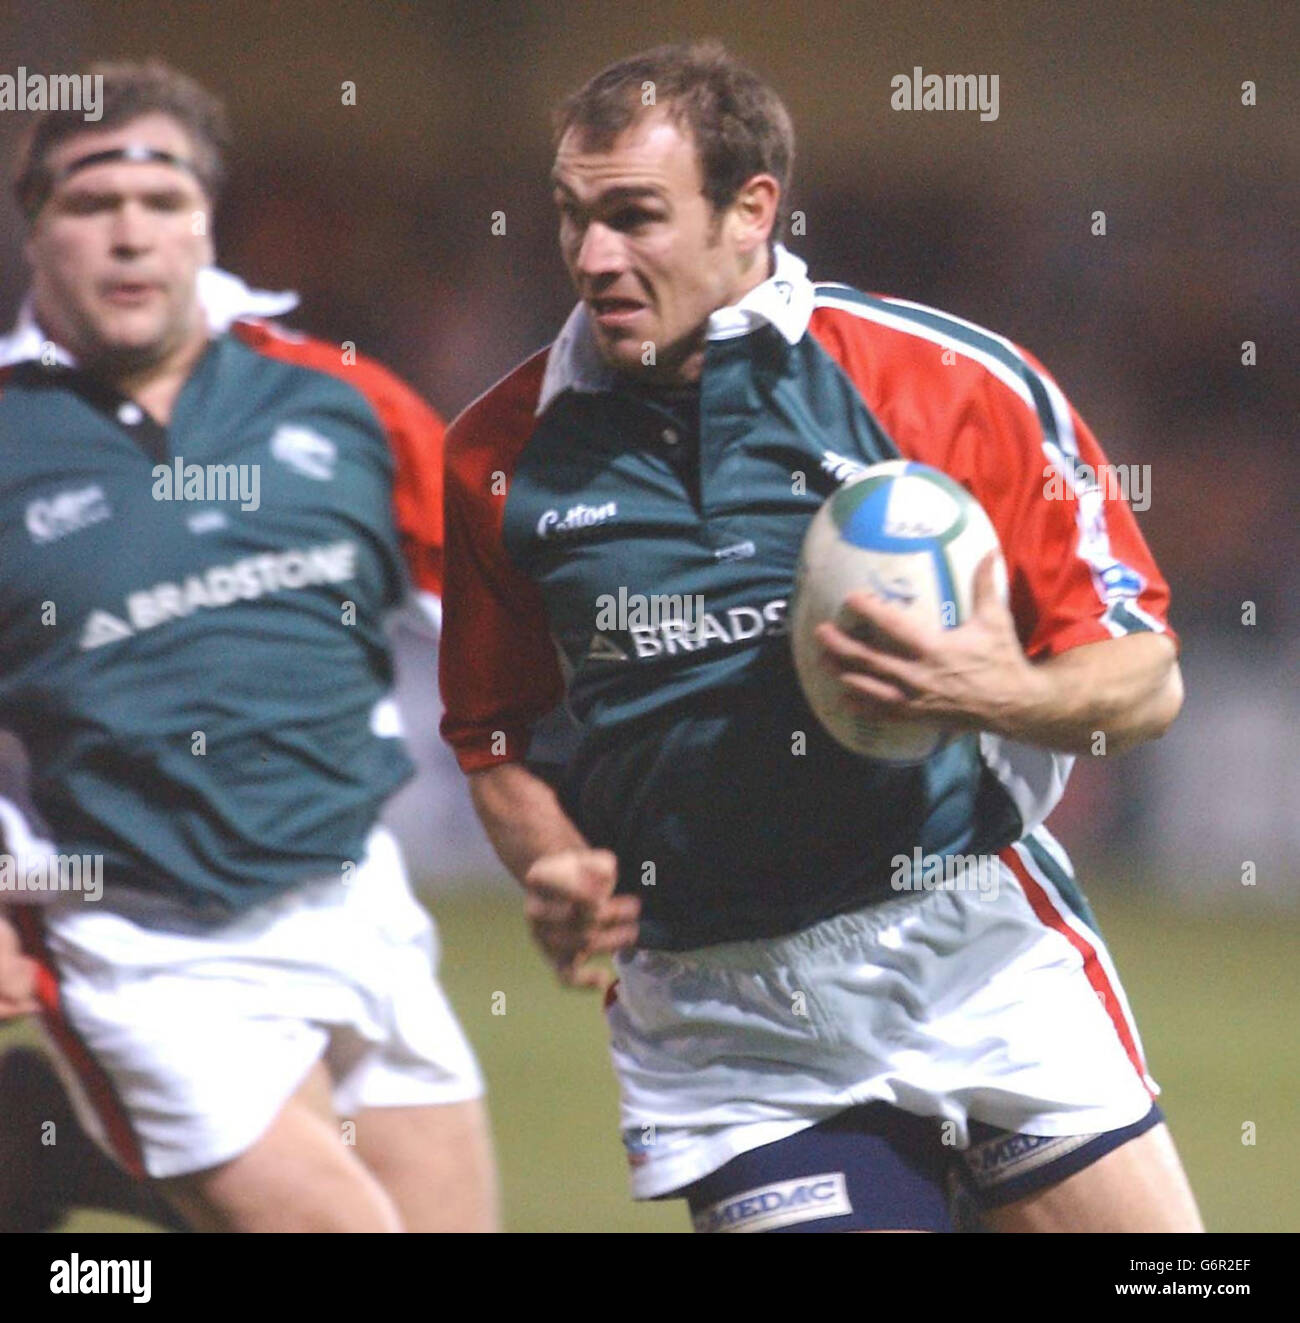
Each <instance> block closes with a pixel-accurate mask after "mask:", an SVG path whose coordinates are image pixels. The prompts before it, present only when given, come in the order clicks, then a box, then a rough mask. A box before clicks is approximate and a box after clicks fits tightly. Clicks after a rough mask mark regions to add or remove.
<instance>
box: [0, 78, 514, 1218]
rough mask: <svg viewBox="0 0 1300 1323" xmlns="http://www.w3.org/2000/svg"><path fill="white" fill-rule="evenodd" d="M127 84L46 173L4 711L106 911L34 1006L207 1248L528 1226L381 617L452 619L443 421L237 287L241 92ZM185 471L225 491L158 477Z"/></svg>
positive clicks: (11, 380) (33, 925)
mask: <svg viewBox="0 0 1300 1323" xmlns="http://www.w3.org/2000/svg"><path fill="white" fill-rule="evenodd" d="M96 72H100V73H102V74H103V77H104V84H103V98H102V116H101V118H100V119H99V120H98V121H97V122H95V123H94V124H87V123H85V122H83V121H82V119H81V117H80V116H79V115H77V114H75V113H73V112H68V111H53V112H49V113H47V114H46V115H44V116H42V117H41V118H40V119H39V120H38V121H37V122H36V123H35V124H34V125H33V127H32V131H31V133H30V135H29V136H28V137H27V139H26V142H25V145H24V148H23V155H22V157H21V159H20V161H19V167H18V172H17V197H18V201H19V205H20V207H21V208H22V210H23V212H24V215H25V217H26V219H27V224H28V234H27V244H26V253H27V257H28V259H29V261H30V264H31V268H32V274H33V283H32V294H31V298H30V300H29V302H28V304H27V305H26V306H25V308H24V312H23V314H22V316H21V317H20V320H19V324H18V326H17V327H16V328H15V331H14V333H13V335H12V336H10V337H9V338H8V339H7V340H5V341H3V342H2V344H0V352H2V353H3V360H2V361H3V363H4V367H3V372H2V374H0V441H2V443H3V444H2V445H0V454H2V458H0V474H2V477H0V494H2V495H3V498H4V500H5V501H7V502H8V507H7V508H8V511H9V516H8V518H6V520H5V525H4V531H3V533H2V534H0V541H2V545H3V553H4V563H5V576H4V582H3V586H2V587H0V622H3V625H2V630H0V722H2V723H3V724H4V725H5V726H6V727H9V728H11V729H12V730H13V731H15V732H16V733H17V735H18V736H19V737H20V738H21V740H22V741H23V743H24V745H25V746H26V749H27V752H28V754H29V757H30V761H31V771H32V777H31V780H32V794H33V799H34V801H35V805H36V807H37V809H38V810H39V812H40V814H41V816H42V817H43V818H44V820H45V822H46V823H47V824H48V827H49V830H50V832H51V834H52V837H53V841H54V843H55V848H57V849H58V850H59V851H63V852H67V853H69V854H71V853H77V854H84V855H85V856H87V857H96V856H97V857H100V858H102V860H103V873H104V879H103V881H104V886H103V896H102V899H100V900H99V901H98V903H95V904H91V903H88V902H87V901H86V900H85V899H84V898H83V897H82V896H80V895H75V894H67V895H57V896H53V897H51V898H50V903H49V904H47V905H40V906H38V905H22V906H17V907H15V908H14V909H13V910H12V912H11V913H10V915H9V916H8V917H5V916H0V1011H4V1010H8V1011H22V1010H27V1009H30V1008H32V1007H34V1006H35V1007H39V1009H40V1011H41V1014H42V1020H43V1023H44V1026H45V1028H46V1029H47V1031H48V1034H49V1037H50V1040H51V1046H52V1047H53V1049H54V1050H55V1052H56V1053H57V1054H58V1056H59V1058H60V1059H61V1061H62V1063H63V1065H64V1067H65V1069H66V1071H67V1074H68V1077H69V1078H70V1080H75V1082H76V1085H77V1088H76V1091H75V1096H76V1098H77V1100H78V1103H79V1115H80V1116H81V1119H82V1121H83V1123H84V1124H85V1126H86V1128H87V1129H88V1131H90V1133H91V1134H92V1135H93V1136H94V1137H95V1138H96V1139H97V1141H98V1142H99V1143H100V1144H101V1145H102V1147H103V1148H104V1149H105V1151H106V1152H108V1153H110V1154H111V1155H112V1156H113V1158H114V1159H115V1161H116V1162H117V1163H118V1164H119V1165H120V1167H121V1168H122V1169H123V1170H124V1171H126V1172H128V1173H130V1174H131V1175H133V1176H135V1177H139V1178H149V1179H151V1180H152V1181H153V1182H154V1183H155V1186H156V1189H157V1190H158V1191H159V1192H161V1194H162V1195H163V1196H164V1197H165V1198H166V1200H167V1201H168V1202H169V1204H170V1205H171V1206H173V1207H174V1208H176V1209H177V1210H179V1212H180V1214H181V1216H182V1217H183V1219H184V1220H185V1222H186V1223H188V1224H189V1225H191V1226H193V1227H195V1228H197V1229H204V1230H209V1229H210V1230H236V1231H239V1230H242V1231H291V1230H292V1231H306V1230H335V1231H398V1230H490V1229H493V1228H494V1227H495V1226H496V1221H497V1213H496V1190H495V1174H494V1170H493V1161H492V1155H491V1148H490V1141H489V1137H488V1131H487V1121H486V1112H485V1109H484V1106H483V1103H482V1100H481V1094H482V1081H481V1078H480V1076H479V1072H478V1069H477V1066H476V1064H475V1062H474V1059H473V1056H472V1054H471V1052H470V1050H469V1047H468V1045H467V1044H466V1043H465V1041H464V1038H463V1036H462V1034H461V1032H460V1029H459V1027H458V1025H457V1024H456V1021H455V1019H454V1017H453V1015H452V1013H451V1010H450V1007H449V1006H448V1005H447V1003H446V1001H445V999H444V998H443V996H442V994H441V991H440V990H439V988H438V985H437V983H436V980H435V960H436V955H435V935H434V932H433V929H432V926H431V924H430V922H429V920H428V916H427V915H426V914H425V913H424V911H423V909H422V908H421V907H420V906H419V905H418V903H417V902H416V901H415V899H414V898H413V896H412V895H411V893H410V890H409V887H408V884H407V881H406V878H405V874H404V870H403V865H402V860H401V857H400V854H399V852H398V849H397V846H396V842H395V841H394V840H393V839H392V837H391V835H390V834H389V833H387V832H386V831H385V830H384V829H383V828H381V827H379V826H378V825H377V820H378V815H379V812H380V809H381V807H382V805H383V803H384V801H385V799H386V798H387V797H388V796H389V795H390V794H391V793H392V792H393V791H394V790H395V789H396V788H397V787H398V786H399V785H400V784H401V783H402V782H404V781H405V780H406V779H407V778H408V777H409V776H410V774H411V771H412V766H411V763H410V761H409V759H408V758H407V756H406V753H405V751H404V749H403V748H402V744H401V741H400V739H399V738H398V730H397V727H396V724H395V710H394V709H393V708H392V705H391V702H390V701H389V698H388V695H389V691H390V688H391V680H392V669H391V659H390V655H389V651H388V646H387V642H386V638H385V634H384V621H385V618H386V617H387V616H388V614H389V613H390V612H391V610H392V609H393V608H395V607H397V606H398V605H399V604H401V603H402V602H403V601H405V600H409V598H410V589H411V588H414V589H416V590H418V591H419V592H420V593H422V594H424V595H425V597H426V598H427V599H428V601H429V603H430V604H431V606H432V607H433V608H434V609H435V610H436V607H437V595H438V592H439V590H440V588H441V576H442V536H441V534H442V519H441V480H442V472H441V469H442V455H441V442H442V427H441V424H440V423H439V421H438V419H437V418H436V417H435V416H434V414H433V413H432V412H431V411H430V410H429V409H428V407H427V406H426V405H424V404H423V402H422V401H420V400H419V399H418V398H417V397H416V396H415V395H414V394H413V393H412V392H411V391H410V390H409V389H408V388H407V387H405V386H404V385H403V384H402V383H400V382H399V381H397V380H396V378H394V377H393V376H392V375H391V374H389V373H388V372H387V371H386V370H385V369H383V368H382V367H380V366H378V365H377V364H375V363H372V362H369V361H367V360H365V359H364V358H362V359H358V360H356V361H355V362H353V361H352V358H351V355H349V354H344V353H343V352H341V351H340V350H339V349H337V348H335V347H332V346H329V345H326V344H322V343H320V342H318V341H314V340H310V339H308V338H306V337H303V336H300V335H297V334H292V333H288V332H282V331H280V330H279V329H278V328H277V327H276V326H275V325H274V324H273V323H270V322H268V321H265V320H263V318H264V317H265V316H266V315H268V314H278V313H281V312H284V311H286V310H287V309H288V307H289V306H291V305H292V302H293V300H292V299H291V298H290V299H286V298H284V297H281V296H267V295H264V294H259V293H256V292H253V291H250V290H249V289H247V287H245V286H244V284H243V283H242V282H241V281H239V280H237V279H235V278H234V277H231V276H228V275H226V274H225V273H222V272H219V271H217V270H216V269H215V268H213V267H212V265H211V264H212V262H213V241H212V237H211V234H212V226H211V220H212V210H213V206H214V204H215V202H216V200H217V195H218V190H219V186H220V183H221V177H222V150H223V147H224V143H225V139H226V130H225V125H224V117H223V112H222V110H221V107H220V105H219V103H218V102H216V101H215V100H214V98H213V97H212V96H211V95H210V94H208V93H207V92H206V91H205V90H204V89H203V88H201V87H199V86H198V85H197V84H195V83H194V82H193V81H192V80H190V79H188V78H186V77H185V76H183V75H181V74H179V73H177V72H176V71H174V70H172V69H170V68H168V67H166V66H164V65H160V64H156V63H151V64H147V65H115V66H104V67H102V68H100V69H98V70H96ZM182 461H183V462H184V465H191V466H193V469H191V470H189V472H193V471H194V470H197V472H198V478H197V479H196V484H197V485H195V486H194V487H193V489H191V486H190V478H189V477H188V476H186V477H185V479H184V482H183V483H178V484H177V485H176V488H175V490H173V489H172V486H171V485H170V484H162V485H160V482H161V479H160V477H159V470H160V469H161V470H162V471H163V472H164V473H166V472H167V471H169V470H174V469H175V468H176V466H177V465H178V464H181V462H182ZM180 471H181V472H182V473H184V472H186V469H185V468H184V467H183V466H182V468H181V470H180ZM214 475H215V476H214ZM245 475H247V476H248V477H249V479H250V483H249V484H248V485H247V487H246V486H245V484H244V483H243V477H244V476H245ZM221 476H224V477H226V478H228V479H229V486H230V491H228V492H222V491H221V490H220V489H219V488H218V487H216V486H215V485H214V486H208V485H205V484H207V483H213V482H215V477H221ZM236 479H238V482H236ZM253 479H256V488H257V496H256V498H255V499H252V500H247V499H240V498H238V497H237V498H236V499H233V500H232V499H230V498H231V495H232V494H233V493H234V491H235V489H236V486H238V489H239V491H240V493H241V497H242V496H246V495H247V494H248V493H249V492H251V491H252V489H253V484H252V481H251V480H253ZM166 496H171V497H172V498H173V499H160V497H166ZM181 496H184V497H186V498H187V499H176V498H179V497H181ZM223 496H224V499H223ZM9 845H10V848H13V842H9ZM11 899H13V898H12V897H11ZM24 899H31V898H30V897H27V898H24ZM15 930H17V934H18V935H19V936H20V937H21V940H22V948H23V949H22V953H21V954H20V953H19V951H18V949H17V946H16V937H15ZM41 1119H42V1118H40V1117H37V1116H26V1117H13V1116H9V1115H6V1116H5V1117H3V1118H0V1125H4V1126H5V1127H8V1128H10V1130H11V1135H10V1138H11V1139H12V1138H13V1136H12V1129H13V1128H14V1127H17V1126H28V1127H30V1129H31V1133H32V1134H33V1135H35V1134H36V1133H37V1132H38V1131H39V1127H40V1124H41ZM17 1147H18V1146H16V1145H13V1144H11V1145H10V1146H9V1148H8V1150H7V1152H9V1153H10V1154H12V1153H14V1152H15V1151H17ZM10 1174H12V1173H10ZM38 1197H39V1192H38Z"/></svg>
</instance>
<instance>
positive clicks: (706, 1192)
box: [677, 1102, 952, 1234]
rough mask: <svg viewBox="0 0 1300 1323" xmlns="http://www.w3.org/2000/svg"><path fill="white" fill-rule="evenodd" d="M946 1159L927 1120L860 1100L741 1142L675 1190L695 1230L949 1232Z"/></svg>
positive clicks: (943, 1150)
mask: <svg viewBox="0 0 1300 1323" xmlns="http://www.w3.org/2000/svg"><path fill="white" fill-rule="evenodd" d="M949 1156H950V1155H949V1153H948V1151H947V1150H946V1149H945V1148H944V1146H943V1145H942V1144H941V1143H940V1139H939V1129H938V1125H937V1123H936V1122H934V1121H933V1120H931V1119H929V1118H926V1117H919V1116H913V1115H911V1114H910V1113H908V1112H904V1111H902V1110H901V1109H899V1108H896V1107H893V1106H891V1105H889V1104H887V1103H881V1102H875V1103H866V1104H863V1105H860V1106H855V1107H849V1108H846V1109H845V1110H843V1111H841V1112H838V1113H836V1114H835V1115H834V1116H832V1117H830V1118H828V1119H827V1120H825V1121H822V1122H819V1123H818V1124H816V1125H813V1126H809V1127H806V1128H805V1129H803V1130H799V1131H797V1132H796V1133H795V1134H793V1135H789V1136H787V1137H786V1138H785V1139H779V1140H776V1141H774V1142H773V1143H770V1144H762V1145H759V1146H757V1147H755V1148H751V1149H746V1150H745V1151H744V1152H743V1153H740V1154H738V1155H737V1156H736V1157H734V1158H732V1159H731V1160H730V1161H729V1162H727V1163H725V1164H724V1165H723V1166H721V1167H719V1168H717V1169H716V1170H715V1171H713V1172H711V1173H710V1174H709V1175H707V1176H705V1177H703V1178H702V1179H701V1180H698V1181H696V1182H695V1183H694V1184H692V1185H690V1186H688V1187H686V1188H685V1189H683V1190H681V1191H679V1192H678V1196H677V1197H679V1198H684V1199H685V1200H686V1201H687V1204H688V1206H689V1208H690V1214H691V1222H692V1224H693V1226H694V1228H695V1230H696V1231H699V1232H705V1233H710V1232H738V1231H745V1232H750V1231H764V1232H776V1233H781V1234H793V1233H811V1232H843V1231H850V1232H852V1231H951V1230H952V1221H951V1218H950V1215H949V1210H948V1193H947V1185H948V1180H947V1171H948V1163H949Z"/></svg>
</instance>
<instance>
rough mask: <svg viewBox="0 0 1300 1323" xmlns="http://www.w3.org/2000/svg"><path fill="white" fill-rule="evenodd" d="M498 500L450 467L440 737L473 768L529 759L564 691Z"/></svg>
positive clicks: (540, 607)
mask: <svg viewBox="0 0 1300 1323" xmlns="http://www.w3.org/2000/svg"><path fill="white" fill-rule="evenodd" d="M494 499H495V500H499V499H503V498H491V497H489V496H487V495H486V494H485V493H478V492H475V491H473V490H472V489H467V484H466V483H465V482H464V481H463V479H460V478H458V476H457V475H455V474H454V473H450V472H449V474H448V478H447V500H446V535H447V560H446V571H445V581H446V586H445V590H444V595H443V638H442V651H441V654H440V656H439V681H440V685H441V688H442V698H443V704H444V707H445V710H446V711H445V715H444V717H443V721H442V733H443V737H444V738H445V739H446V740H447V741H448V743H449V744H451V746H452V748H453V749H454V750H455V752H456V756H457V759H458V760H459V762H460V765H461V767H462V768H463V769H464V770H465V771H466V772H470V771H478V770H480V769H482V768H485V767H491V766H493V765H495V764H497V763H501V762H508V761H520V760H522V759H523V758H524V756H525V755H526V754H527V752H528V742H529V738H530V735H531V731H532V727H533V725H534V724H535V723H536V722H537V721H538V720H539V719H540V718H541V717H542V716H543V715H544V714H545V713H547V712H548V711H550V710H551V708H553V707H554V706H555V704H556V703H558V702H559V700H560V698H561V697H562V695H563V681H562V679H561V676H560V672H559V665H558V661H557V658H556V654H555V649H554V646H553V644H552V642H551V638H550V634H549V631H548V629H547V625H546V616H545V611H544V608H543V605H542V601H541V595H540V593H539V592H538V590H537V588H536V585H534V584H533V583H532V582H531V581H530V580H528V579H527V578H526V577H525V576H523V575H522V574H521V573H520V572H519V571H518V570H516V569H515V568H514V566H513V565H511V564H510V562H509V560H508V558H507V557H506V554H505V550H504V548H503V547H502V545H501V541H500V514H499V512H498V511H496V510H494V509H493V507H492V505H491V504H490V501H491V500H494Z"/></svg>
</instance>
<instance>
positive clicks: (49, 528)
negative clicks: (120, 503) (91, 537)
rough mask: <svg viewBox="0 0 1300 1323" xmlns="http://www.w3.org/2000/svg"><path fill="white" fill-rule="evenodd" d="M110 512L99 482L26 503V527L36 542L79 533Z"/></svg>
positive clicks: (39, 543)
mask: <svg viewBox="0 0 1300 1323" xmlns="http://www.w3.org/2000/svg"><path fill="white" fill-rule="evenodd" d="M110 514H112V510H111V509H110V508H109V504H108V498H107V497H106V496H105V495H104V489H103V488H102V487H100V486H99V484H98V483H95V484H93V485H92V486H89V487H73V488H69V489H68V490H67V491H62V492H58V493H57V494H56V495H54V496H48V497H41V498H39V499H37V500H35V501H31V502H30V503H29V504H28V506H27V531H28V533H30V534H31V538H32V541H33V542H35V543H36V544H37V545H38V546H43V545H44V544H46V543H47V542H55V541H57V540H58V539H59V538H61V537H67V536H68V534H69V533H78V532H80V531H81V530H82V529H83V528H89V527H90V525H91V524H98V523H100V522H101V521H103V520H105V519H107V518H108V517H109V515H110Z"/></svg>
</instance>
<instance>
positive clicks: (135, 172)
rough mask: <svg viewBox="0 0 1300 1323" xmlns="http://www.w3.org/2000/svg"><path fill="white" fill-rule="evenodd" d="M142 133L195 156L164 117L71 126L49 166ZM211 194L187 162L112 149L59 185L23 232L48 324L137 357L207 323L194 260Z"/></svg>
mask: <svg viewBox="0 0 1300 1323" xmlns="http://www.w3.org/2000/svg"><path fill="white" fill-rule="evenodd" d="M131 143H140V144H142V145H144V146H147V147H152V148H154V149H156V150H158V151H164V152H169V153H171V154H173V155H175V156H178V157H180V158H182V159H190V158H191V157H192V155H193V148H192V147H191V145H190V143H189V140H188V138H187V136H186V134H185V131H184V130H183V129H182V128H181V126H180V125H179V124H177V123H176V122H175V121H174V120H172V119H171V118H170V117H168V116H166V115H162V114H149V115H143V116H141V117H140V118H139V119H136V120H133V121H132V122H131V123H129V124H125V125H122V126H121V127H118V128H114V129H111V130H106V131H104V132H95V131H93V130H92V131H89V132H86V133H81V134H77V135H76V136H75V137H72V138H68V139H66V140H64V141H63V142H61V143H59V144H58V145H57V147H55V149H54V150H53V151H52V152H51V153H50V156H49V160H48V163H49V165H50V167H51V168H52V169H53V170H54V171H55V172H56V174H57V172H58V171H59V170H60V168H61V167H63V166H66V165H67V164H69V163H70V162H72V161H75V160H77V159H79V158H80V157H83V156H88V155H90V154H91V153H92V152H100V151H110V150H112V149H114V148H119V147H125V146H127V145H128V144H131ZM209 220H210V216H209V202H208V199H207V197H206V195H205V194H204V192H203V190H202V188H201V187H200V185H199V183H198V181H197V180H196V179H195V178H194V176H193V175H191V174H190V173H189V172H188V171H187V170H183V169H180V168H178V167H176V166H173V165H167V164H165V163H163V162H154V161H107V162H104V163H103V164H100V165H92V166H87V167H86V168H85V169H82V170H78V171H77V172H76V173H75V174H73V175H71V176H69V177H68V178H67V179H65V180H63V181H61V182H60V183H58V184H56V185H55V188H54V190H53V192H52V193H51V194H50V196H49V198H48V199H47V200H46V202H45V205H44V206H43V207H42V208H41V210H40V212H39V213H38V214H37V216H36V219H35V222H34V224H33V226H32V231H31V235H30V237H29V238H28V241H27V257H28V260H29V261H30V263H31V265H32V271H33V276H34V280H33V295H34V298H35V303H36V314H37V318H38V320H39V321H40V323H41V326H42V327H43V329H44V330H45V331H46V332H47V333H48V334H49V335H51V336H52V337H53V338H54V339H56V340H57V341H58V342H59V343H60V344H63V345H65V346H66V347H67V348H68V349H69V350H70V351H71V352H72V353H73V354H74V355H75V356H76V357H77V358H78V359H80V360H82V361H84V362H109V363H112V364H115V365H118V366H120V367H123V368H128V369H138V368H143V367H147V366H150V365H151V364H153V363H157V362H160V361H162V360H164V359H165V358H167V357H168V356H169V355H171V354H173V353H175V352H177V351H178V350H180V349H182V348H183V347H184V346H186V345H187V344H188V343H190V342H191V341H193V340H195V339H196V338H198V337H201V336H202V335H203V334H205V332H204V330H203V318H202V314H201V312H200V309H199V303H198V288H197V276H198V272H199V269H200V268H201V267H203V266H205V265H207V264H208V263H210V262H211V261H212V246H211V241H210V240H209V238H208V228H209Z"/></svg>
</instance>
